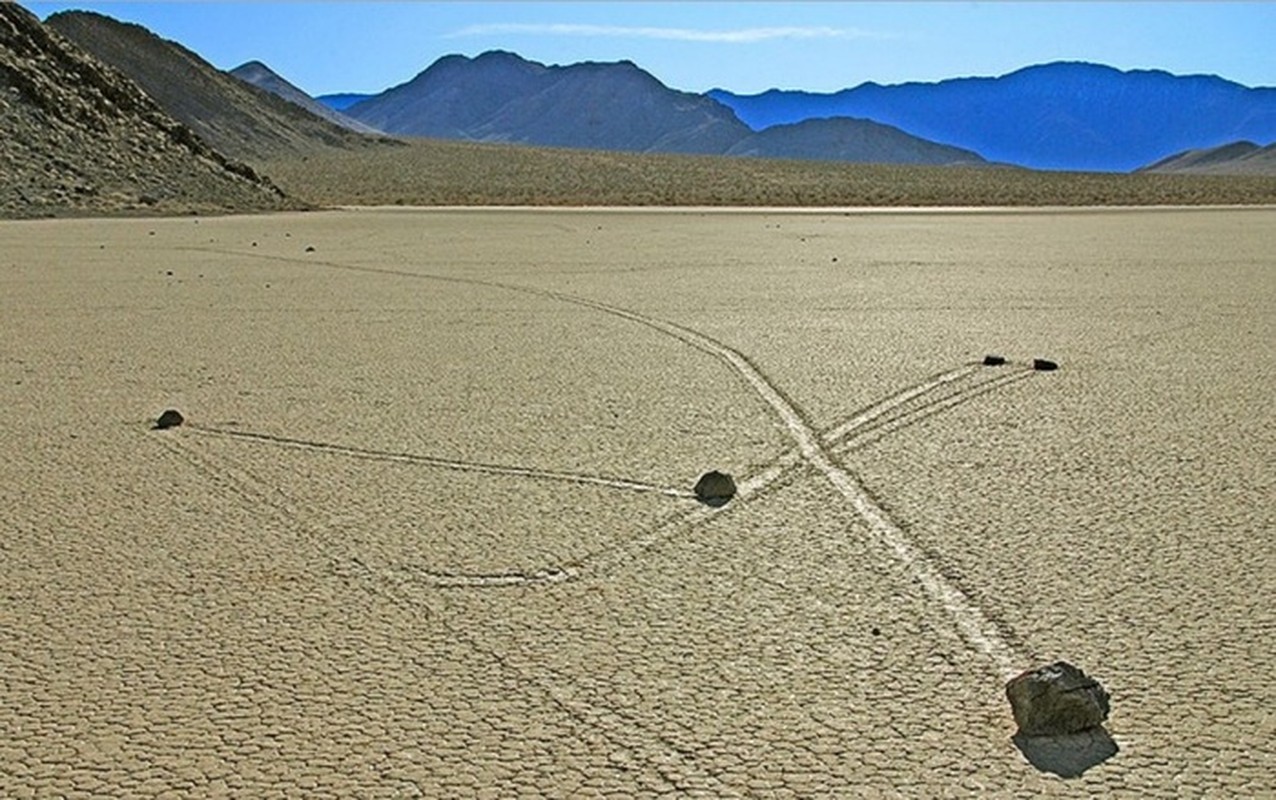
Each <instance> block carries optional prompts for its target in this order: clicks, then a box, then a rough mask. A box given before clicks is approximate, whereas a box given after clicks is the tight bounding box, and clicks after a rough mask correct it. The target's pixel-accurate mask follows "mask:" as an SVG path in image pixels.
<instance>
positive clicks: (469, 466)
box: [186, 422, 696, 499]
mask: <svg viewBox="0 0 1276 800" xmlns="http://www.w3.org/2000/svg"><path fill="white" fill-rule="evenodd" d="M186 427H189V428H190V429H191V430H194V431H197V432H199V433H202V434H207V435H212V436H221V437H225V438H227V439H238V440H240V441H245V442H256V443H264V444H273V445H281V446H284V447H292V448H296V449H300V450H312V451H317V452H321V453H333V454H336V455H344V456H351V457H353V458H364V459H369V460H372V461H388V462H397V463H401V464H416V465H419V466H426V467H439V468H441V469H450V470H455V471H457V472H478V473H484V474H488V475H508V476H512V477H515V478H532V479H535V480H545V481H559V482H565V483H574V484H578V485H586V486H603V487H606V488H608V489H622V490H625V491H631V492H646V493H654V494H663V495H665V496H667V497H678V498H684V499H685V498H694V497H695V496H696V495H695V492H692V491H689V490H687V489H678V488H675V487H672V486H657V485H655V484H652V483H644V482H642V481H633V480H628V479H625V478H610V477H607V476H605V475H587V474H585V473H578V472H558V471H556V470H548V469H537V468H535V467H516V466H506V465H502V464H486V463H483V462H481V461H456V460H453V459H448V458H438V457H436V456H423V455H418V454H415V453H402V452H397V451H394V450H373V449H371V448H367V447H352V446H350V445H342V444H333V443H331V442H317V441H312V440H309V439H295V438H292V437H290V436H276V435H274V434H270V433H257V432H254V431H244V430H236V429H233V428H219V427H216V426H213V425H201V424H200V423H197V422H194V423H188V424H187V425H186Z"/></svg>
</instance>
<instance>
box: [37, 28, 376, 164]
mask: <svg viewBox="0 0 1276 800" xmlns="http://www.w3.org/2000/svg"><path fill="white" fill-rule="evenodd" d="M45 25H46V26H48V27H50V28H52V29H54V30H55V31H57V32H58V33H60V34H62V35H63V36H65V37H66V38H67V39H69V40H71V41H72V42H74V43H76V44H77V45H79V46H80V47H82V48H83V49H85V50H87V51H88V52H90V53H92V54H93V55H94V56H96V57H97V58H99V59H100V60H101V61H103V62H105V63H107V64H109V65H111V66H112V67H114V68H116V69H117V70H119V71H120V72H122V73H124V74H125V75H127V76H128V77H129V78H131V79H132V80H133V81H134V82H136V83H137V85H138V86H140V87H142V89H143V90H144V91H145V92H146V93H147V94H148V95H150V96H151V97H152V98H154V100H155V101H156V102H157V103H158V104H159V105H160V106H161V107H162V108H164V109H165V110H166V111H168V113H170V114H172V115H173V116H174V117H176V118H177V119H178V120H180V121H182V122H184V123H186V124H187V125H189V126H190V127H191V129H193V130H194V131H195V132H196V133H198V134H199V135H200V138H202V139H204V140H205V141H206V142H208V143H209V144H210V145H211V146H212V147H214V148H216V149H217V150H219V151H221V152H223V153H226V154H227V155H229V156H231V157H234V158H238V159H242V160H244V161H247V162H249V163H253V164H260V163H262V162H264V161H266V160H269V159H271V158H278V157H281V156H300V155H305V154H306V153H309V152H314V151H315V150H317V149H322V148H325V147H336V148H349V147H361V146H368V145H369V144H370V142H371V141H372V140H370V139H368V138H367V137H362V136H360V135H359V134H356V133H354V132H352V131H349V130H346V129H345V128H342V127H340V126H338V125H335V124H333V123H331V122H329V121H327V120H324V119H320V118H319V117H316V116H315V115H314V114H312V113H310V112H309V111H306V110H305V109H302V108H300V107H298V106H296V105H294V104H293V103H290V102H288V101H286V100H284V99H282V98H280V97H276V96H275V95H273V94H271V93H270V92H267V91H265V90H263V89H259V88H257V87H256V86H251V85H249V84H247V83H245V82H244V81H241V80H239V79H238V78H235V77H233V76H231V75H229V74H227V73H225V72H222V71H221V70H219V69H217V68H216V67H214V66H213V65H211V64H209V63H208V62H207V61H205V60H204V59H202V58H200V57H199V56H198V55H196V54H195V53H193V52H191V51H190V50H187V49H186V48H185V47H182V46H181V45H180V44H177V43H175V42H170V41H166V40H164V39H161V38H159V37H158V36H156V35H155V34H153V33H151V32H150V31H149V30H147V29H146V28H143V27H142V26H140V25H134V24H131V23H125V22H119V21H118V20H114V19H111V18H110V17H106V16H103V15H101V14H93V13H89V12H83V11H68V12H63V13H59V14H53V15H52V16H50V17H49V18H48V19H47V20H45Z"/></svg>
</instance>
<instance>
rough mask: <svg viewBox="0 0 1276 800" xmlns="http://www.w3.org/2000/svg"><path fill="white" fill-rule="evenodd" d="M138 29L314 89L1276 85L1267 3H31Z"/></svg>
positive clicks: (1273, 30) (226, 64) (1272, 7)
mask: <svg viewBox="0 0 1276 800" xmlns="http://www.w3.org/2000/svg"><path fill="white" fill-rule="evenodd" d="M22 4H23V5H24V6H26V7H27V8H28V9H30V10H32V11H34V12H35V13H36V14H38V15H39V16H40V17H42V18H43V17H46V16H48V15H49V14H51V13H53V12H55V11H60V10H64V9H68V8H80V9H87V10H92V11H99V12H101V13H104V14H108V15H110V16H112V17H115V18H117V19H120V20H124V21H128V22H136V23H139V24H141V25H144V26H146V27H147V28H150V29H151V30H153V31H155V32H156V33H158V34H159V35H161V36H163V37H164V38H167V39H174V40H176V41H179V42H181V43H182V44H184V45H185V46H187V47H189V48H190V49H192V50H194V51H195V52H197V53H199V54H200V55H201V56H203V57H204V58H205V59H207V60H208V61H210V62H212V63H213V64H214V65H215V66H217V67H221V68H222V69H229V68H231V67H234V66H237V65H238V64H240V63H243V62H244V61H248V60H251V59H258V60H261V61H264V62H265V63H267V64H268V65H270V66H271V67H272V68H273V69H274V70H275V71H277V72H279V73H280V74H282V75H283V76H284V77H285V78H287V79H288V80H290V81H292V82H293V83H295V84H297V85H298V86H300V87H301V88H302V89H305V90H306V91H307V92H309V93H311V94H316V95H317V94H326V93H331V92H339V91H354V92H379V91H381V90H382V89H385V88H387V87H389V86H393V85H396V84H399V83H403V82H404V81H407V80H410V79H411V78H412V77H413V76H414V75H416V74H417V73H418V72H420V71H421V70H423V69H425V67H427V66H429V64H430V63H431V62H433V61H434V60H435V59H437V58H439V57H440V56H443V55H447V54H449V53H462V54H466V55H477V54H478V53H481V52H483V51H485V50H491V49H497V48H499V49H504V50H512V51H514V52H516V53H519V54H520V55H523V56H525V57H527V58H531V59H534V60H536V61H541V62H544V63H548V64H567V63H573V62H576V61H585V60H594V61H616V60H620V59H629V60H631V61H634V62H636V63H637V64H638V65H639V66H640V67H643V68H644V69H646V70H647V71H649V72H651V73H652V74H654V75H655V76H656V77H657V78H659V79H660V80H661V81H663V82H664V83H666V84H668V85H670V86H672V87H674V88H676V89H682V90H685V91H694V92H701V91H705V90H707V89H711V88H714V87H720V88H725V89H730V90H732V91H735V92H742V93H751V92H759V91H763V90H765V89H768V88H786V89H806V90H809V91H835V90H837V89H841V88H845V87H848V86H854V85H857V84H859V83H862V82H864V81H870V80H871V81H877V82H878V83H901V82H905V81H936V80H942V79H944V78H951V77H960V76H969V75H1001V74H1004V73H1006V72H1010V71H1012V70H1015V69H1018V68H1019V67H1024V66H1027V65H1029V64H1036V63H1042V62H1046V61H1056V60H1082V61H1096V62H1101V63H1105V64H1109V65H1111V66H1114V67H1118V68H1121V69H1164V70H1167V71H1169V72H1174V73H1178V74H1197V73H1207V74H1214V75H1219V76H1221V77H1224V78H1228V79H1230V80H1234V81H1237V82H1240V83H1244V84H1246V85H1249V86H1276V46H1273V44H1272V42H1273V41H1276V2H1179V3H1164V2H1151V1H1150V0H1143V1H1142V2H1124V3H1115V2H1074V3H1048V2H1025V3H1016V2H939V3H930V2H887V1H884V0H879V1H878V2H863V3H839V2H790V3H767V2H681V3H658V2H640V3H628V2H567V3H536V2H506V3H485V2H443V3H438V2H394V3H384V2H357V3H351V2H335V1H333V0H329V1H327V2H305V1H304V0H292V2H141V3H139V2H94V1H93V0H86V1H85V2H79V3H67V2H37V1H36V0H22Z"/></svg>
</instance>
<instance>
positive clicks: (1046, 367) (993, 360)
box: [984, 354, 1059, 372]
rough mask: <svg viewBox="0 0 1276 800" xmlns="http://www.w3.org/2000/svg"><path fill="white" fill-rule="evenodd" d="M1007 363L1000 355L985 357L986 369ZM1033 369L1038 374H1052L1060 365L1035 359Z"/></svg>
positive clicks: (1043, 359)
mask: <svg viewBox="0 0 1276 800" xmlns="http://www.w3.org/2000/svg"><path fill="white" fill-rule="evenodd" d="M1005 363H1006V357H1005V356H998V355H992V354H989V355H986V356H984V366H985V367H1000V366H1001V365H1002V364H1005ZM1032 368H1033V369H1035V370H1037V371H1038V372H1052V371H1054V370H1056V369H1058V368H1059V365H1058V364H1056V363H1055V362H1053V361H1050V360H1049V359H1045V358H1034V359H1033V360H1032Z"/></svg>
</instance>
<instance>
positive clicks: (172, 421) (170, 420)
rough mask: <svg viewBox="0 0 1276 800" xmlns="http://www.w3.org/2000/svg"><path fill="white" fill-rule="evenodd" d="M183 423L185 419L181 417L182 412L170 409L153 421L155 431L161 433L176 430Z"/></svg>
mask: <svg viewBox="0 0 1276 800" xmlns="http://www.w3.org/2000/svg"><path fill="white" fill-rule="evenodd" d="M185 421H186V418H185V417H183V416H182V412H180V411H178V410H177V409H175V408H170V409H168V410H167V411H165V412H164V413H163V414H160V415H159V419H157V420H155V430H157V431H162V430H167V429H169V428H176V427H177V426H178V425H181V424H182V423H183V422H185Z"/></svg>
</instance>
